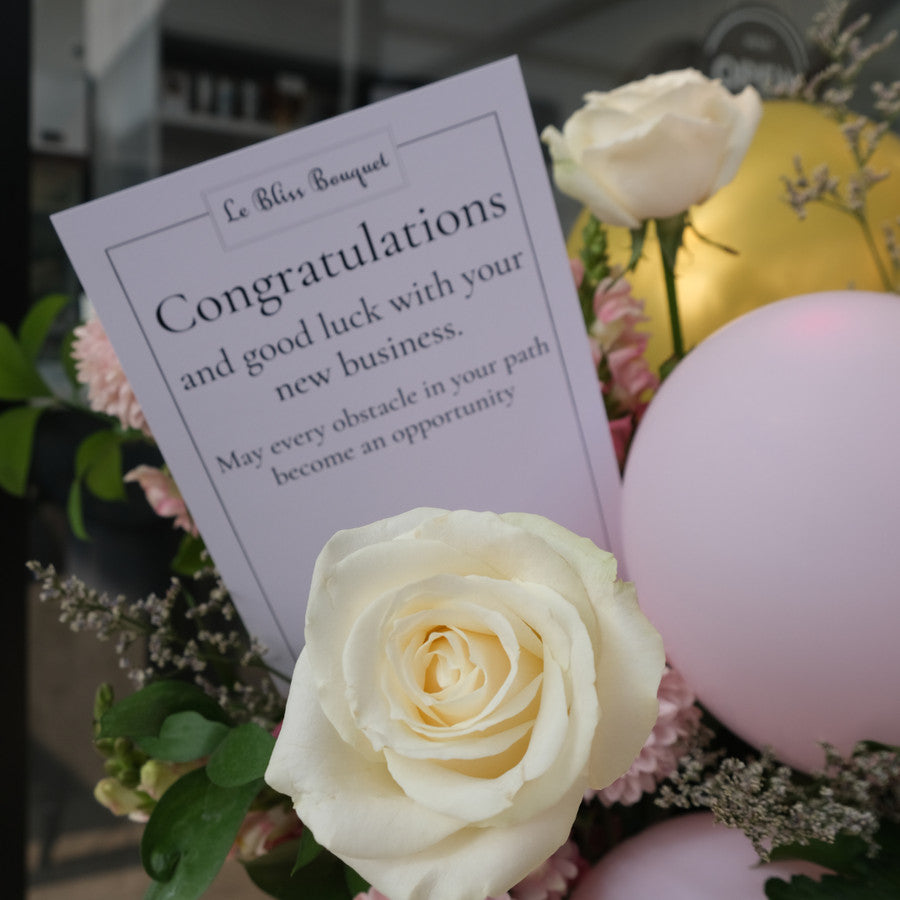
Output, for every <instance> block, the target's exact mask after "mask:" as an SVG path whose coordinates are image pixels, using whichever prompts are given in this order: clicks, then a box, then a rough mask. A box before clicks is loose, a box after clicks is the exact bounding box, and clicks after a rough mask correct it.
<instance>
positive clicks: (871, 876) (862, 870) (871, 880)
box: [765, 822, 900, 900]
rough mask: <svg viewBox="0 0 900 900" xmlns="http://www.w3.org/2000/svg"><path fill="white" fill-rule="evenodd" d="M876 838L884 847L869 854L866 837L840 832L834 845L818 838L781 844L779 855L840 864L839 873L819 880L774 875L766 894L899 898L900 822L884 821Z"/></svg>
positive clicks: (807, 898)
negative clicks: (789, 878) (787, 844)
mask: <svg viewBox="0 0 900 900" xmlns="http://www.w3.org/2000/svg"><path fill="white" fill-rule="evenodd" d="M875 840H876V841H877V842H878V844H879V846H880V848H881V849H880V851H879V853H878V854H877V856H874V857H871V856H868V855H867V852H866V845H865V842H864V841H862V840H861V839H860V838H857V837H854V836H851V835H840V836H839V837H838V839H837V840H836V841H835V842H834V844H831V845H829V844H823V843H822V842H820V841H816V842H814V843H813V844H809V845H796V844H794V845H790V846H786V847H780V848H778V851H777V852H778V857H779V858H792V859H806V860H810V861H812V862H818V863H820V865H824V866H827V867H828V868H836V869H837V873H836V874H834V875H831V874H829V875H823V876H822V878H821V880H819V881H815V880H813V879H811V878H807V877H806V876H802V875H795V876H794V877H793V878H791V880H790V881H789V882H788V881H782V880H780V879H778V878H770V879H769V880H768V881H767V882H766V887H765V890H766V896H767V897H768V898H769V900H849V898H852V900H896V898H897V897H900V825H897V824H894V823H888V822H884V823H882V826H881V828H880V829H879V830H878V833H877V834H876V835H875ZM829 848H831V849H829ZM788 853H792V854H793V855H792V856H790V857H788V856H787V854H788ZM774 855H775V854H773V856H774Z"/></svg>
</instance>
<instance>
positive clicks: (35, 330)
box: [19, 294, 69, 362]
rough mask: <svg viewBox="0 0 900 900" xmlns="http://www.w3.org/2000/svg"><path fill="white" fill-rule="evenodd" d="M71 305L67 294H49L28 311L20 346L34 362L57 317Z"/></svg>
mask: <svg viewBox="0 0 900 900" xmlns="http://www.w3.org/2000/svg"><path fill="white" fill-rule="evenodd" d="M68 303H69V298H68V297H67V296H66V295H65V294H48V295H47V296H46V297H42V298H41V299H40V300H38V301H37V303H35V304H34V305H33V306H32V307H31V309H29V310H28V312H27V314H26V315H25V318H24V319H23V320H22V324H21V326H20V327H19V345H20V346H21V348H22V352H23V353H24V354H25V356H26V357H27V358H28V359H30V360H31V361H32V362H34V360H36V359H37V357H38V354H39V353H40V352H41V347H43V346H44V341H46V340H47V335H48V334H49V332H50V328H51V326H52V325H53V323H54V322H55V321H56V317H57V316H58V315H59V314H60V313H61V312H62V310H63V308H64V307H66V306H67V305H68Z"/></svg>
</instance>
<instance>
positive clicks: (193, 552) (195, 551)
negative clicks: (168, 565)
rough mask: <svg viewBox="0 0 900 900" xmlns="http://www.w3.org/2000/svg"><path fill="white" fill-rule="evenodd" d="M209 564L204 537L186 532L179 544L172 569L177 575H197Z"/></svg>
mask: <svg viewBox="0 0 900 900" xmlns="http://www.w3.org/2000/svg"><path fill="white" fill-rule="evenodd" d="M208 565H209V559H208V557H206V544H204V543H203V538H201V537H195V536H194V535H192V534H187V533H185V535H184V537H183V538H182V539H181V543H180V544H179V545H178V550H177V552H176V553H175V558H174V559H173V560H172V571H173V572H174V573H175V574H176V575H184V576H189V575H195V574H196V573H197V572H199V571H200V570H201V569H203V568H204V567H205V566H208Z"/></svg>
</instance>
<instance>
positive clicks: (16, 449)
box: [0, 406, 43, 497]
mask: <svg viewBox="0 0 900 900" xmlns="http://www.w3.org/2000/svg"><path fill="white" fill-rule="evenodd" d="M42 412H43V409H41V408H40V407H38V406H16V407H14V408H13V409H8V410H6V412H4V413H0V447H2V448H3V452H2V453H0V487H2V488H3V489H4V490H5V491H9V493H10V494H14V495H15V496H16V497H21V496H23V495H24V494H25V489H26V488H27V487H28V473H29V471H30V470H31V454H32V450H33V448H34V434H35V431H36V430H37V423H38V419H40V417H41V413H42Z"/></svg>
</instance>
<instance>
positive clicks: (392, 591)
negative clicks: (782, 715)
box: [266, 509, 664, 900]
mask: <svg viewBox="0 0 900 900" xmlns="http://www.w3.org/2000/svg"><path fill="white" fill-rule="evenodd" d="M663 665H664V654H663V649H662V641H661V639H660V637H659V634H658V633H657V632H656V631H655V629H654V628H653V627H652V626H651V625H650V623H649V622H648V621H647V619H646V618H645V617H644V615H643V614H642V613H641V611H640V610H639V609H638V606H637V603H636V600H635V597H634V593H633V590H632V588H631V586H630V585H628V584H624V583H622V582H619V581H616V561H615V559H614V558H613V556H611V555H610V554H609V553H606V552H605V551H602V550H599V549H597V547H595V546H594V545H593V544H592V543H591V542H590V541H588V540H586V539H584V538H580V537H577V536H576V535H574V534H572V533H571V532H570V531H567V530H566V529H564V528H562V527H561V526H559V525H556V524H554V523H553V522H550V521H548V520H547V519H543V518H541V517H539V516H534V515H527V514H506V515H502V516H498V515H495V514H493V513H477V512H466V511H459V512H447V511H445V510H435V509H418V510H413V511H411V512H408V513H404V514H403V515H400V516H396V517H394V518H390V519H385V520H383V521H380V522H376V523H374V524H372V525H368V526H366V527H364V528H358V529H354V530H350V531H342V532H338V533H337V534H336V535H335V536H334V537H333V538H331V540H330V541H329V542H328V543H327V544H326V546H325V548H324V549H323V550H322V553H321V555H320V556H319V559H318V561H317V563H316V567H315V571H314V573H313V579H312V588H311V592H310V598H309V607H308V611H307V618H306V646H305V648H304V650H303V652H302V653H301V655H300V659H299V660H298V662H297V667H296V669H295V671H294V678H293V682H292V684H291V689H290V695H289V697H288V702H287V711H286V713H285V718H284V723H283V726H282V729H281V733H280V734H279V737H278V740H277V742H276V745H275V750H274V752H273V754H272V759H271V762H270V763H269V767H268V771H267V772H266V781H267V782H268V783H269V784H270V785H271V786H272V787H273V788H274V789H275V790H277V791H280V792H282V793H285V794H288V795H290V796H291V798H292V799H293V800H294V805H295V809H296V810H297V813H298V815H299V816H300V819H301V820H302V821H303V822H304V824H306V825H307V826H308V827H309V828H310V829H311V830H312V832H313V834H314V835H315V837H316V839H317V840H318V841H319V842H320V843H321V844H323V845H324V846H325V847H327V848H328V849H329V850H331V851H332V852H333V853H335V854H336V855H337V856H339V857H340V858H342V859H343V860H344V861H345V862H346V863H348V864H349V865H350V866H352V867H353V868H354V869H356V871H357V872H359V874H360V875H362V876H363V877H364V878H366V879H367V880H368V881H369V882H371V883H372V884H373V885H374V886H375V887H376V888H377V889H378V890H380V891H382V892H383V893H384V894H386V895H387V896H389V897H391V898H392V900H425V898H440V900H446V898H448V897H455V898H459V900H483V898H484V897H486V896H489V895H496V894H502V893H503V892H504V891H505V890H506V889H507V888H509V887H510V886H512V885H513V884H515V883H516V882H518V881H520V880H521V879H522V878H523V877H524V876H525V875H527V874H528V873H529V872H530V871H531V870H532V869H534V868H535V867H536V866H537V865H539V864H540V863H541V862H542V861H543V860H545V859H546V858H547V857H549V856H550V855H551V854H552V853H553V852H554V851H555V850H556V849H557V848H558V847H559V846H560V845H561V844H563V843H564V842H565V840H566V839H567V837H568V834H569V829H570V827H571V825H572V822H573V820H574V817H575V814H576V812H577V810H578V806H579V803H580V801H581V797H582V794H583V793H584V791H585V789H586V788H587V787H589V786H590V787H594V788H601V787H603V786H605V785H608V784H610V783H611V782H612V781H614V780H615V779H616V778H617V777H618V776H619V775H621V774H622V773H623V772H625V771H626V770H627V769H628V767H629V765H630V763H631V762H632V760H633V759H634V758H635V756H636V755H637V754H638V753H639V752H640V749H641V747H642V745H643V743H644V741H645V739H646V738H647V736H648V735H649V733H650V731H651V729H652V728H653V725H654V722H655V720H656V716H657V711H658V707H657V699H656V692H657V687H658V684H659V680H660V677H661V674H662V671H663Z"/></svg>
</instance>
